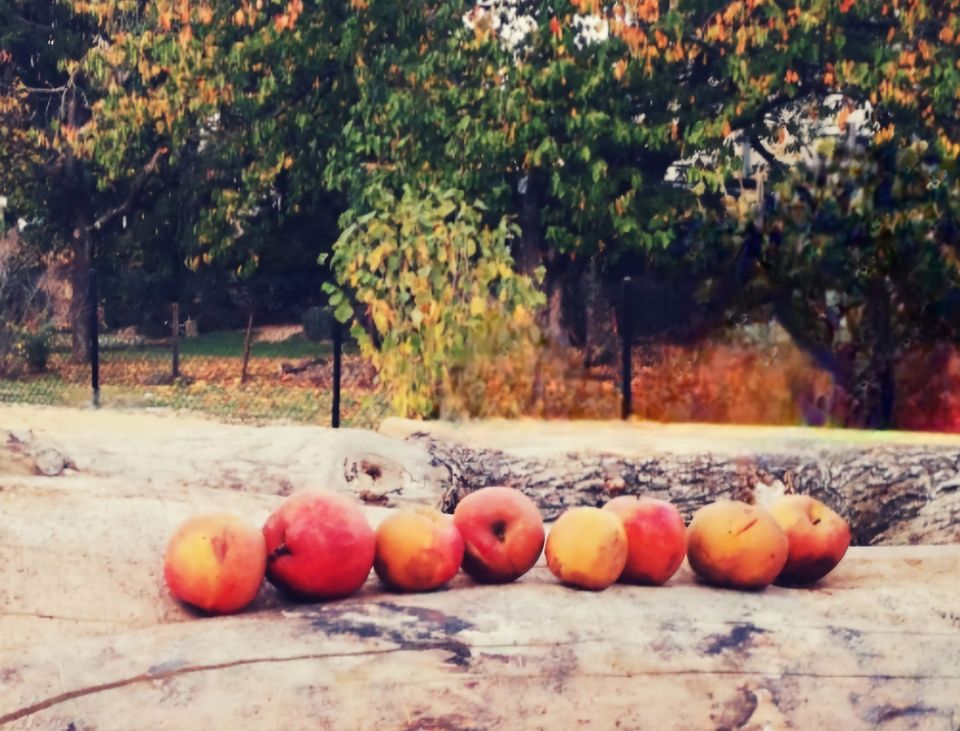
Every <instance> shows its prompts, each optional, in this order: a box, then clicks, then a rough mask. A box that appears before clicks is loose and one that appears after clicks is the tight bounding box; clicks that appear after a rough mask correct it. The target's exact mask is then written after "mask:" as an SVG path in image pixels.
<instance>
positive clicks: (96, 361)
mask: <svg viewBox="0 0 960 731" xmlns="http://www.w3.org/2000/svg"><path fill="white" fill-rule="evenodd" d="M87 305H88V306H89V308H90V386H91V388H92V389H93V405H94V407H98V406H100V333H99V329H100V320H99V318H98V317H97V314H98V313H97V310H98V307H97V270H96V269H91V270H90V284H89V291H88V292H87Z"/></svg>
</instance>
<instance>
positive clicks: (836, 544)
mask: <svg viewBox="0 0 960 731" xmlns="http://www.w3.org/2000/svg"><path fill="white" fill-rule="evenodd" d="M767 510H768V511H769V512H770V514H771V515H772V516H773V518H774V520H776V521H777V523H778V524H779V525H780V527H781V528H782V529H783V532H784V533H786V534H787V541H788V542H789V544H790V548H789V553H788V555H787V563H786V565H785V566H784V567H783V570H782V571H781V572H780V574H779V575H778V576H777V583H778V584H812V583H814V582H816V581H819V580H820V579H822V578H823V577H824V576H826V575H827V574H828V573H830V572H831V571H833V569H834V568H835V567H836V565H837V564H838V563H840V559H842V558H843V555H844V554H845V553H846V552H847V548H848V547H849V546H850V527H849V526H848V525H847V521H845V520H844V519H843V518H841V517H840V516H839V515H837V514H836V513H835V512H834V511H832V510H831V509H830V508H828V507H827V506H826V505H824V504H823V503H822V502H820V501H819V500H817V499H816V498H812V497H810V496H809V495H784V496H783V497H781V498H779V499H778V500H776V501H774V502H773V503H772V504H771V505H769V506H767Z"/></svg>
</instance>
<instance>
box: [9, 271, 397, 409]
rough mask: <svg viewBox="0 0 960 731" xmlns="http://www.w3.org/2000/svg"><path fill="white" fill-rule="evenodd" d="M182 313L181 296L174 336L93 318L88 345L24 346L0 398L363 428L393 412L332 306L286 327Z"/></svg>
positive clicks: (172, 316)
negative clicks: (208, 323)
mask: <svg viewBox="0 0 960 731" xmlns="http://www.w3.org/2000/svg"><path fill="white" fill-rule="evenodd" d="M94 286H95V285H94ZM181 312H182V308H181V307H180V305H179V303H171V304H170V305H169V317H168V319H167V321H166V322H165V323H164V324H165V325H166V327H167V328H169V334H167V335H165V336H159V337H147V336H144V335H142V334H140V333H139V332H138V330H137V329H136V328H134V327H127V328H121V329H113V330H110V329H104V328H103V327H102V322H100V318H91V319H90V330H91V333H90V334H89V336H88V339H87V342H86V343H83V342H81V343H79V344H78V343H76V342H74V337H73V333H72V332H71V331H70V330H66V329H62V330H59V331H55V332H53V333H52V334H49V335H48V336H47V337H46V340H45V346H44V347H43V348H40V347H39V346H36V347H35V349H36V350H37V351H38V352H36V353H33V354H28V353H26V352H24V353H23V360H24V363H23V367H21V368H14V369H8V372H6V373H2V372H0V402H14V403H17V402H19V403H35V404H52V405H72V406H83V405H90V404H96V405H103V406H109V407H115V408H146V409H152V410H180V409H186V410H196V411H201V412H205V413H208V414H211V415H214V416H217V417H219V418H223V419H227V420H238V421H266V420H276V419H286V420H292V421H298V422H308V423H315V424H325V425H333V426H339V425H340V424H341V423H342V424H343V425H347V426H356V427H370V426H374V425H376V424H377V423H378V422H379V421H380V419H381V418H382V417H383V416H384V414H385V408H386V407H385V405H384V402H383V398H382V397H381V394H380V389H379V387H378V382H377V374H376V372H375V370H374V369H373V368H372V367H371V366H370V364H369V362H367V361H366V360H365V359H363V358H361V357H360V355H359V354H358V353H357V352H356V351H355V350H354V349H352V348H351V347H350V346H349V345H348V346H347V348H346V352H344V350H343V347H342V333H343V332H344V330H345V329H346V327H347V326H342V325H339V324H337V323H336V322H335V321H334V319H333V318H332V316H331V314H330V313H329V312H328V311H327V310H326V309H321V308H317V307H305V308H303V311H302V313H301V317H300V322H293V323H291V324H283V325H277V324H259V323H257V322H256V319H255V316H254V315H253V314H252V313H251V312H246V313H243V315H244V319H245V320H246V326H245V327H242V328H233V329H218V330H212V331H209V332H201V331H200V329H199V327H198V323H197V319H198V318H196V317H195V316H193V315H192V314H191V315H189V316H183V315H181ZM101 314H102V313H101ZM234 319H236V318H234ZM94 343H95V344H96V347H93V344H94ZM85 345H86V348H84V346H85Z"/></svg>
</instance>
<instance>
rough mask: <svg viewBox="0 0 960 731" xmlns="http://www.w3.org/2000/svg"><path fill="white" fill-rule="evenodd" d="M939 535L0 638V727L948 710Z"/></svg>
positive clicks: (865, 722) (952, 588) (445, 722)
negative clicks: (719, 586)
mask: <svg viewBox="0 0 960 731" xmlns="http://www.w3.org/2000/svg"><path fill="white" fill-rule="evenodd" d="M958 561H960V547H956V546H954V547H950V546H941V547H899V548H877V547H870V548H860V549H852V551H851V553H850V555H849V556H848V558H847V559H846V560H845V561H844V562H843V564H841V566H840V568H838V569H837V571H836V572H835V573H834V574H832V575H831V576H830V577H829V578H828V580H827V581H826V582H825V583H824V584H823V585H822V586H821V587H820V588H818V589H812V590H788V589H780V588H776V587H772V588H768V589H767V590H766V591H764V592H762V593H759V594H758V593H741V592H734V591H723V590H716V589H710V588H707V587H704V586H701V585H699V584H697V583H696V582H695V581H694V580H693V579H692V577H691V575H690V574H689V573H688V572H686V571H684V572H683V573H681V574H680V575H679V576H678V577H676V578H675V579H674V580H673V581H672V582H671V583H670V584H669V585H668V586H666V587H663V588H642V587H628V586H615V587H612V588H611V589H609V590H607V591H605V592H603V593H601V594H594V593H589V592H578V591H576V590H573V589H568V588H565V587H562V586H559V585H558V584H556V583H555V582H554V581H553V579H552V577H551V576H550V575H549V573H548V572H547V571H546V570H545V569H544V568H543V567H542V566H541V567H538V568H537V569H534V571H533V572H532V573H531V574H528V575H527V576H526V577H524V579H522V580H521V581H520V582H518V583H516V584H513V585H508V586H475V585H471V584H470V583H469V582H468V581H467V580H466V579H463V578H460V579H458V580H457V582H456V583H455V585H454V587H453V588H451V589H449V590H446V591H440V592H435V593H431V594H419V595H395V594H387V593H384V592H383V591H381V590H380V588H379V587H378V586H377V585H375V584H374V583H373V582H370V583H368V585H367V586H366V587H365V589H364V590H363V591H362V592H361V593H360V594H359V595H357V596H355V597H353V598H351V599H348V600H344V601H339V602H333V603H329V604H320V605H285V606H283V607H280V608H274V609H266V610H261V611H258V612H254V613H249V614H245V615H240V616H236V617H230V618H214V619H193V620H191V621H181V622H177V623H174V624H167V625H163V626H155V627H151V628H147V629H141V630H138V631H132V632H121V633H116V634H111V635H108V636H104V637H94V638H88V639H83V640H77V641H73V642H57V643H48V644H44V645H37V646H32V647H27V648H21V649H19V650H13V651H6V652H0V679H2V681H3V682H2V684H0V728H3V729H10V731H14V730H15V729H16V730H19V729H28V728H50V729H65V728H74V729H86V728H96V729H97V730H98V731H111V730H114V729H115V730H117V731H121V730H122V731H137V730H138V729H143V730H144V731H146V730H149V731H161V730H163V729H171V730H173V729H178V730H179V729H185V728H243V729H261V728H263V729H274V728H283V729H308V728H309V729H316V728H329V729H401V728H402V729H523V730H527V729H568V728H578V727H580V726H581V725H584V724H589V725H590V727H593V728H611V729H612V728H615V727H619V728H632V729H642V728H656V729H700V728H727V729H755V730H759V729H765V728H772V729H785V728H798V729H813V728H827V729H837V728H843V729H845V730H846V731H857V730H858V729H877V728H880V729H898V728H930V729H940V728H942V729H949V730H950V731H952V730H953V729H954V728H955V727H956V721H957V719H958V718H960V673H958V668H960V615H958V614H957V607H956V601H955V600H956V566H957V565H958Z"/></svg>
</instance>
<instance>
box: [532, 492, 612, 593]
mask: <svg viewBox="0 0 960 731" xmlns="http://www.w3.org/2000/svg"><path fill="white" fill-rule="evenodd" d="M546 554H547V566H549V567H550V571H552V572H553V575H554V576H556V577H557V578H558V579H560V581H562V582H563V583H564V584H568V585H570V586H575V587H577V588H580V589H590V590H592V591H600V590H602V589H606V588H607V587H608V586H610V584H612V583H613V582H615V581H616V580H617V579H618V578H619V577H620V574H621V573H623V567H624V566H626V564H627V532H626V530H625V529H624V527H623V521H621V520H620V518H619V517H618V516H617V515H616V514H615V513H614V512H612V511H610V510H601V509H600V508H587V507H581V508H570V509H569V510H567V511H565V512H564V513H563V514H562V515H561V516H560V517H559V518H557V522H556V523H554V524H553V527H552V528H551V529H550V535H549V536H547V549H546Z"/></svg>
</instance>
